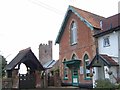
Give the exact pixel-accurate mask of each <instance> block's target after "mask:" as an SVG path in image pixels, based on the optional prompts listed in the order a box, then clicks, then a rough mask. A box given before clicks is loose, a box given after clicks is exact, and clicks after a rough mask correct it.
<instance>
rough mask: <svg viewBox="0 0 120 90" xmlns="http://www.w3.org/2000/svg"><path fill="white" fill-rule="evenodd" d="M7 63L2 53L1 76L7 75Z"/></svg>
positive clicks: (0, 59)
mask: <svg viewBox="0 0 120 90" xmlns="http://www.w3.org/2000/svg"><path fill="white" fill-rule="evenodd" d="M6 65H7V61H6V59H5V58H4V57H3V56H1V55H0V73H1V74H0V77H4V76H5V66H6Z"/></svg>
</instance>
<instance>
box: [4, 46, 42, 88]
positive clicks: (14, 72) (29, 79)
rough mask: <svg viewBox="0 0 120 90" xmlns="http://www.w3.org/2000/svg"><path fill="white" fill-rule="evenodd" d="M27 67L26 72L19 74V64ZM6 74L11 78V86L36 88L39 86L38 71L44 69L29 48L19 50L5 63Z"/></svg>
mask: <svg viewBox="0 0 120 90" xmlns="http://www.w3.org/2000/svg"><path fill="white" fill-rule="evenodd" d="M22 63H23V64H25V66H26V68H27V73H26V74H19V69H20V65H21V64H22ZM6 70H7V76H8V78H12V88H27V89H29V88H36V87H40V86H41V84H40V81H41V80H40V75H39V74H40V72H41V71H42V70H44V68H43V66H42V65H41V63H40V62H39V61H38V59H37V58H36V56H35V55H34V53H33V52H32V51H31V49H30V48H27V49H24V50H21V51H20V52H19V53H18V54H17V56H16V57H15V58H14V59H13V60H12V61H11V62H10V63H9V64H8V65H7V67H6Z"/></svg>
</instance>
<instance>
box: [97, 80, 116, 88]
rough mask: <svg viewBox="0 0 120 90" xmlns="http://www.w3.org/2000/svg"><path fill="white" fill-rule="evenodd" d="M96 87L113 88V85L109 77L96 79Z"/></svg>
mask: <svg viewBox="0 0 120 90" xmlns="http://www.w3.org/2000/svg"><path fill="white" fill-rule="evenodd" d="M96 88H115V85H114V84H113V83H111V82H110V80H109V79H105V80H96Z"/></svg>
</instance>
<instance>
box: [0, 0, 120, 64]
mask: <svg viewBox="0 0 120 90" xmlns="http://www.w3.org/2000/svg"><path fill="white" fill-rule="evenodd" d="M118 2H119V0H0V54H1V55H3V56H4V57H5V58H6V60H7V61H8V63H9V62H10V61H11V60H12V59H13V58H14V57H15V56H16V55H17V54H18V52H19V51H20V50H22V49H25V48H28V47H31V49H32V51H33V52H34V54H35V55H36V57H37V58H38V48H39V44H41V43H45V44H47V43H48V40H52V41H53V59H54V60H58V58H59V48H58V47H59V45H55V40H56V37H57V35H58V32H59V30H60V27H61V24H62V22H63V19H64V16H65V13H66V11H67V9H68V6H69V5H72V6H75V7H78V8H80V9H83V10H86V11H89V12H92V13H94V14H97V15H100V16H104V17H109V16H112V15H114V14H117V13H118Z"/></svg>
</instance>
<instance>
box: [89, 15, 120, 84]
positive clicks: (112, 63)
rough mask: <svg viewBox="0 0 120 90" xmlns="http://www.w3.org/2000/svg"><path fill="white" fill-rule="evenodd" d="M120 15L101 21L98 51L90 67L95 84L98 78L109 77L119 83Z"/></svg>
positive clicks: (97, 36)
mask: <svg viewBox="0 0 120 90" xmlns="http://www.w3.org/2000/svg"><path fill="white" fill-rule="evenodd" d="M119 15H120V14H117V15H114V16H111V17H109V18H106V19H105V20H103V21H101V22H100V25H101V30H100V31H99V33H97V34H95V35H94V37H95V38H96V41H97V51H96V55H95V57H94V58H93V60H92V61H91V62H90V64H89V68H90V67H92V70H93V85H94V83H95V81H96V80H100V79H103V80H104V79H109V80H110V81H111V82H112V83H117V78H118V77H120V24H119V20H120V19H119V18H120V17H119Z"/></svg>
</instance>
